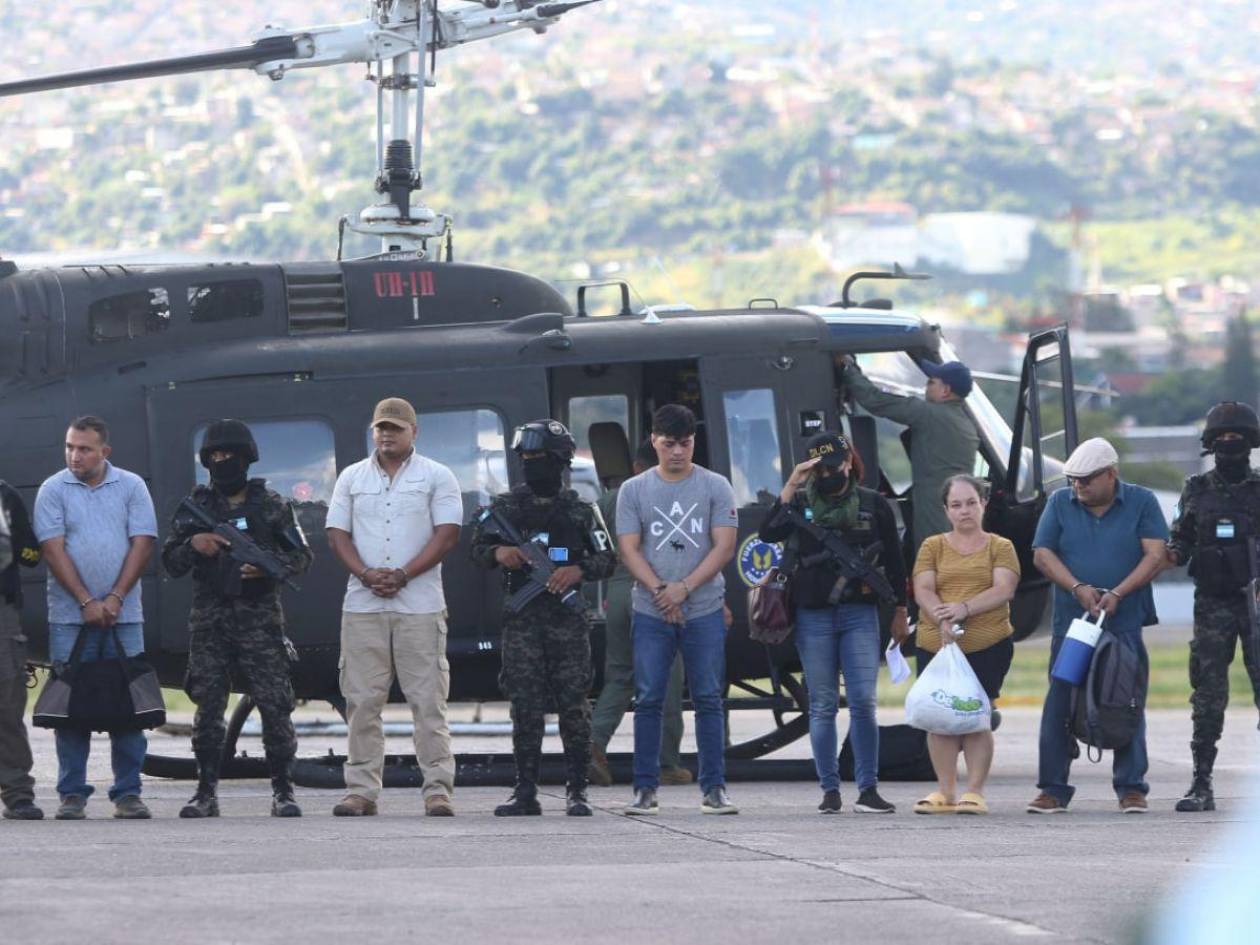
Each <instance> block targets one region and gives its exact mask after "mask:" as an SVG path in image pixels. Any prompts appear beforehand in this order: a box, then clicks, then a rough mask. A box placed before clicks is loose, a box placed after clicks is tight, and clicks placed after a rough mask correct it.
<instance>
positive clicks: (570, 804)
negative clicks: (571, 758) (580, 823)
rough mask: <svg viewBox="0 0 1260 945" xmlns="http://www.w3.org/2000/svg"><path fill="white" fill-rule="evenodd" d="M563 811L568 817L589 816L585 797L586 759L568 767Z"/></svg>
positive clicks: (589, 812) (589, 809)
mask: <svg viewBox="0 0 1260 945" xmlns="http://www.w3.org/2000/svg"><path fill="white" fill-rule="evenodd" d="M564 812H565V813H566V814H567V815H568V816H570V817H590V816H591V813H592V811H591V804H590V802H589V801H588V800H587V799H586V761H585V759H583V760H581V761H580V762H578V763H577V764H574V765H571V766H570V767H569V783H568V788H567V790H566V791H565V801H564Z"/></svg>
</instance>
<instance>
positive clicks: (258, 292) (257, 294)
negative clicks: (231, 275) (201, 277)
mask: <svg viewBox="0 0 1260 945" xmlns="http://www.w3.org/2000/svg"><path fill="white" fill-rule="evenodd" d="M262 312H263V286H262V283H261V282H259V281H258V280H257V279H232V280H230V281H227V282H208V283H206V284H204V285H190V286H189V287H188V313H189V315H190V317H191V318H192V321H194V322H227V321H233V320H235V319H238V318H257V317H258V316H259V315H261V314H262Z"/></svg>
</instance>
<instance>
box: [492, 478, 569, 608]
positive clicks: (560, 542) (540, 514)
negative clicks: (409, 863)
mask: <svg viewBox="0 0 1260 945" xmlns="http://www.w3.org/2000/svg"><path fill="white" fill-rule="evenodd" d="M577 509H578V506H577V505H576V504H575V503H574V502H571V501H566V500H565V499H564V498H563V497H561V498H557V499H555V500H553V501H552V502H551V503H549V504H548V505H543V504H542V503H540V502H537V501H531V502H530V505H529V506H527V507H526V508H525V509H510V510H508V512H507V515H508V518H510V519H511V520H512V524H514V525H515V526H516V527H517V528H518V529H520V531H521V535H522V537H524V538H525V539H526V540H527V541H534V542H537V543H538V544H539V545H541V546H542V548H543V549H544V550H545V551H546V552H547V555H548V557H550V558H551V560H552V561H553V562H555V564H556V566H557V567H564V566H565V565H569V564H581V563H582V560H583V559H584V558H585V557H586V534H585V533H584V532H583V530H582V525H581V522H580V521H579V520H578V519H577V517H576V516H575V514H574V513H575V512H576V511H577ZM521 512H524V513H525V514H524V515H521V514H520V513H521ZM518 519H519V520H518ZM504 574H505V575H506V576H507V588H508V593H510V594H514V593H516V592H517V591H518V590H520V589H521V588H522V587H524V586H525V584H526V583H528V581H529V575H528V574H527V573H526V572H524V571H520V570H517V571H505V572H504Z"/></svg>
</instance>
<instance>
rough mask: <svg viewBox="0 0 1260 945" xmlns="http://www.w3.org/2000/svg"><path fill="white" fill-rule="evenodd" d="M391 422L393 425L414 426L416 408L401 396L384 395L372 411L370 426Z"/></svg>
mask: <svg viewBox="0 0 1260 945" xmlns="http://www.w3.org/2000/svg"><path fill="white" fill-rule="evenodd" d="M382 422H383V423H392V424H394V425H395V426H399V427H401V426H408V425H410V426H413V427H414V426H415V425H416V408H415V407H413V406H411V404H409V403H407V401H405V400H403V399H402V398H401V397H386V398H385V399H384V400H382V401H381V402H380V403H379V404H377V405H376V409H375V410H373V411H372V426H376V425H377V424H378V423H382Z"/></svg>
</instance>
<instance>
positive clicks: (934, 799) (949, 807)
mask: <svg viewBox="0 0 1260 945" xmlns="http://www.w3.org/2000/svg"><path fill="white" fill-rule="evenodd" d="M957 810H958V808H957V807H955V806H954V805H953V804H951V803H950V802H949V801H948V800H946V799H945V795H944V794H942V793H941V792H940V791H933V792H932V793H931V794H929V795H928V796H927V797H925V798H922V799H921V800H918V801H915V804H914V812H915V813H916V814H953V813H956V812H957Z"/></svg>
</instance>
